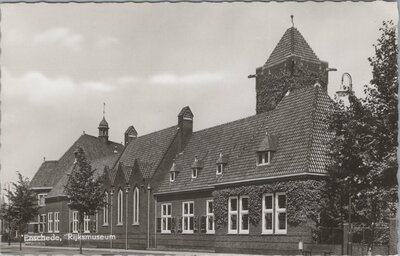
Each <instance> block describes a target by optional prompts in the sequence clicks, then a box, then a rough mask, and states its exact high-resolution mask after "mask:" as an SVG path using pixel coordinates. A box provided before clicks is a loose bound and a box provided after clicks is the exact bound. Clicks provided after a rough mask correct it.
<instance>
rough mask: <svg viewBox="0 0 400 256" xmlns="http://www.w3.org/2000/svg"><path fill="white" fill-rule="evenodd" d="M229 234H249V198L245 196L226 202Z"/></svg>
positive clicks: (232, 198)
mask: <svg viewBox="0 0 400 256" xmlns="http://www.w3.org/2000/svg"><path fill="white" fill-rule="evenodd" d="M228 207H229V209H228V210H229V211H228V214H229V218H228V233H229V234H236V233H241V234H248V233H249V198H248V197H247V196H241V197H230V198H229V202H228Z"/></svg>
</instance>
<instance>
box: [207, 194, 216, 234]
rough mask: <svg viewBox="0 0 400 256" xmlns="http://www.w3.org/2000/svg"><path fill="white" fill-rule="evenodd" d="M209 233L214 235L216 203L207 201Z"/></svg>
mask: <svg viewBox="0 0 400 256" xmlns="http://www.w3.org/2000/svg"><path fill="white" fill-rule="evenodd" d="M206 208H207V209H206V210H207V212H206V213H207V229H206V230H207V233H209V234H214V232H215V229H214V203H213V200H207V207H206Z"/></svg>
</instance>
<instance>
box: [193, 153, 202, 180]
mask: <svg viewBox="0 0 400 256" xmlns="http://www.w3.org/2000/svg"><path fill="white" fill-rule="evenodd" d="M202 168H203V162H202V161H200V160H199V159H197V156H195V157H194V162H193V164H192V168H191V169H192V179H195V178H197V176H198V175H199V171H200V170H201V169H202Z"/></svg>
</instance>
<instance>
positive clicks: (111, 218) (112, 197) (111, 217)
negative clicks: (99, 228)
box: [110, 188, 114, 248]
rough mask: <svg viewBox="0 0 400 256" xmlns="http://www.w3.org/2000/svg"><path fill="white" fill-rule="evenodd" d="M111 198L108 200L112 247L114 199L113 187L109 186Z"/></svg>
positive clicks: (111, 242)
mask: <svg viewBox="0 0 400 256" xmlns="http://www.w3.org/2000/svg"><path fill="white" fill-rule="evenodd" d="M110 195H111V200H110V248H113V240H112V239H111V237H112V234H113V210H112V209H113V207H112V206H113V199H114V188H111V191H110Z"/></svg>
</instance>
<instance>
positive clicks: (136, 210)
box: [133, 187, 140, 225]
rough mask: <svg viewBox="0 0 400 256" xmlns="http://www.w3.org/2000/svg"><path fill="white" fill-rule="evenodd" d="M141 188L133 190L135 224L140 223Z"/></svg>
mask: <svg viewBox="0 0 400 256" xmlns="http://www.w3.org/2000/svg"><path fill="white" fill-rule="evenodd" d="M139 192H140V191H139V188H137V187H136V188H135V189H134V190H133V225H139V209H140V208H139Z"/></svg>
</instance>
